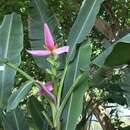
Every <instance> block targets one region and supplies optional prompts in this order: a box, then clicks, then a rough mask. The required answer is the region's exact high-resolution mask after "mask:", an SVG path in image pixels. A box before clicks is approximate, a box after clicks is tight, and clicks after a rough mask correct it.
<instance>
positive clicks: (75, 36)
mask: <svg viewBox="0 0 130 130" xmlns="http://www.w3.org/2000/svg"><path fill="white" fill-rule="evenodd" d="M102 2H103V0H84V1H83V2H82V6H81V8H80V11H79V14H78V16H77V18H76V20H75V22H74V25H73V26H72V29H71V31H70V33H69V38H68V45H69V46H70V53H69V60H72V59H73V58H74V55H75V52H76V44H79V43H81V42H82V41H83V40H84V39H85V38H86V36H88V34H89V33H90V31H91V29H92V27H93V26H94V24H95V19H96V16H97V14H98V12H99V9H100V5H101V3H102Z"/></svg>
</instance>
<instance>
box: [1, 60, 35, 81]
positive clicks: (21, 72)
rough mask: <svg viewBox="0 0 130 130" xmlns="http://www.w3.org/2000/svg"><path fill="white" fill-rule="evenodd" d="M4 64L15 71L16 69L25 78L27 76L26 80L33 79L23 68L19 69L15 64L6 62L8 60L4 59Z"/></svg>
mask: <svg viewBox="0 0 130 130" xmlns="http://www.w3.org/2000/svg"><path fill="white" fill-rule="evenodd" d="M3 63H4V64H6V65H7V66H9V67H11V68H13V69H15V70H16V71H18V72H19V73H20V74H21V75H23V76H24V77H25V78H27V79H28V80H32V81H35V80H34V79H33V78H32V77H31V76H30V75H28V74H27V73H25V72H24V71H23V70H21V69H19V68H18V67H17V66H16V65H14V64H12V63H10V62H8V61H5V62H3Z"/></svg>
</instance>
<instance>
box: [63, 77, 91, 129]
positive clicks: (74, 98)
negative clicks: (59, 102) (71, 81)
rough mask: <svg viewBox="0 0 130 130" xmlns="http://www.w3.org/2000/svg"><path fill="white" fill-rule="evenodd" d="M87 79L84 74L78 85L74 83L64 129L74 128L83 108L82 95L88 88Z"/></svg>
mask: <svg viewBox="0 0 130 130" xmlns="http://www.w3.org/2000/svg"><path fill="white" fill-rule="evenodd" d="M88 79H89V76H88V75H86V76H84V77H83V79H81V81H80V82H79V83H78V85H76V86H77V87H76V89H75V90H74V92H73V93H72V95H71V97H70V101H69V109H68V116H67V123H66V128H65V130H75V128H76V124H77V122H78V119H79V117H80V114H81V112H82V109H83V96H84V94H85V92H86V90H87V89H88Z"/></svg>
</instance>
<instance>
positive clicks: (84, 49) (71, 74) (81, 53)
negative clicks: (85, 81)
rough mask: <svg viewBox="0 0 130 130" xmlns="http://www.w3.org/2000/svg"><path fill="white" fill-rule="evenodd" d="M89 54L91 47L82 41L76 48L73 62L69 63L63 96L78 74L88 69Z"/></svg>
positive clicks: (88, 43)
mask: <svg viewBox="0 0 130 130" xmlns="http://www.w3.org/2000/svg"><path fill="white" fill-rule="evenodd" d="M91 52H92V47H91V43H90V42H86V41H84V42H83V43H82V45H81V46H80V47H79V48H78V50H77V55H76V58H75V60H74V61H73V62H71V63H70V64H69V66H68V68H67V73H66V77H65V81H64V95H65V94H66V93H67V91H68V89H69V88H70V86H71V85H72V84H73V83H74V81H75V80H76V78H77V76H78V74H80V72H81V71H84V70H86V69H87V68H88V66H89V64H90V57H91ZM70 79H71V80H70Z"/></svg>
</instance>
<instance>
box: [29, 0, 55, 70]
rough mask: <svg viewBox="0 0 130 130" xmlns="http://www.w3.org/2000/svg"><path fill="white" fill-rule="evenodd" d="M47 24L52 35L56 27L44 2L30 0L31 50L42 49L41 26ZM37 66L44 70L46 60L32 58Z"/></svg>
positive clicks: (51, 14)
mask: <svg viewBox="0 0 130 130" xmlns="http://www.w3.org/2000/svg"><path fill="white" fill-rule="evenodd" d="M45 22H46V23H47V24H48V25H49V28H50V29H51V32H52V33H53V31H54V29H55V26H56V19H55V17H54V15H53V13H52V11H51V10H50V9H49V6H48V4H47V1H46V0H31V7H30V10H29V18H28V25H29V29H28V30H29V39H30V41H31V49H34V50H36V49H40V50H42V49H44V48H43V46H44V40H43V24H44V23H45ZM34 59H35V61H36V63H37V65H38V66H39V67H40V68H42V69H45V68H46V67H48V66H49V64H48V63H47V61H46V58H43V57H34Z"/></svg>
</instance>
